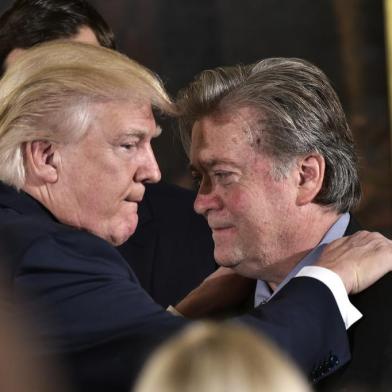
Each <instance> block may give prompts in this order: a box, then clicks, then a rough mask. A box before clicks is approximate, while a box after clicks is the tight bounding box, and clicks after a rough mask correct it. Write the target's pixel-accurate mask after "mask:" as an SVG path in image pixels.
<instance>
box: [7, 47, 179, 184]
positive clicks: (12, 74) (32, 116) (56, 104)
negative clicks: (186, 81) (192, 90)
mask: <svg viewBox="0 0 392 392" xmlns="http://www.w3.org/2000/svg"><path fill="white" fill-rule="evenodd" d="M117 100H118V101H120V100H129V101H132V102H136V103H139V102H140V103H141V104H145V103H149V104H151V105H152V107H154V108H156V109H158V110H160V111H161V112H163V113H166V114H174V113H175V106H174V105H173V103H172V102H171V100H170V98H169V96H168V95H167V93H166V91H165V89H164V88H163V86H162V84H161V82H160V80H159V79H158V78H157V77H156V76H155V75H154V74H153V73H152V72H151V71H149V70H148V69H147V68H145V67H143V66H142V65H140V64H138V63H136V62H135V61H133V60H130V59H129V58H128V57H126V56H124V55H122V54H120V53H118V52H115V51H113V50H110V49H106V48H102V47H96V46H92V45H87V44H82V43H77V42H70V41H52V42H49V43H45V44H42V45H39V46H36V47H33V48H31V49H28V50H26V52H25V53H24V54H22V55H21V56H20V58H19V59H18V60H17V61H16V62H15V63H14V64H13V65H12V66H11V67H9V69H8V70H7V72H6V73H5V75H4V77H3V78H2V79H1V80H0V180H1V181H3V182H5V183H7V184H9V185H12V186H14V187H16V188H18V189H19V188H22V187H23V185H24V182H25V177H26V173H25V169H24V163H23V144H24V143H25V142H28V141H32V140H48V141H51V142H54V143H67V142H70V141H75V140H78V138H81V137H82V136H83V135H84V134H85V132H86V131H87V129H88V127H89V124H90V116H91V113H90V112H91V111H90V110H89V109H90V105H92V104H94V103H100V102H109V101H117Z"/></svg>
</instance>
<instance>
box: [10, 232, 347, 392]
mask: <svg viewBox="0 0 392 392" xmlns="http://www.w3.org/2000/svg"><path fill="white" fill-rule="evenodd" d="M21 265H22V267H21V269H20V270H19V273H18V275H17V276H16V279H15V282H16V285H17V286H18V287H19V288H21V289H22V291H23V292H24V293H25V294H26V295H25V297H26V301H27V303H28V304H29V305H31V306H30V311H31V312H32V313H34V316H36V315H37V309H39V311H41V312H42V317H38V318H39V319H42V320H43V319H45V320H46V321H45V322H43V323H42V324H41V325H40V326H39V331H40V333H41V335H42V337H43V338H44V339H45V340H49V341H50V344H51V347H52V352H53V353H60V354H61V355H66V356H67V357H68V358H70V363H71V364H72V372H73V376H72V377H73V378H74V379H75V380H76V381H75V383H76V384H78V385H81V386H82V388H85V389H86V390H93V388H94V389H95V390H96V391H99V390H105V389H106V390H109V389H110V388H112V389H113V390H129V385H130V382H131V380H132V379H134V377H135V376H136V374H137V372H138V371H139V369H140V367H141V365H142V364H143V362H144V361H145V359H146V358H147V356H148V355H149V354H150V352H151V351H152V350H153V349H154V348H155V347H156V346H157V345H159V344H160V343H161V342H162V341H164V340H166V339H167V338H168V337H170V336H171V335H172V334H174V333H175V332H177V331H178V330H180V329H181V328H183V326H185V325H187V324H188V323H189V322H188V321H187V320H185V319H182V318H178V317H174V316H172V315H170V314H169V313H168V312H166V311H165V310H164V309H163V308H161V307H160V306H159V305H157V304H155V303H154V302H153V300H152V299H151V298H150V297H149V296H148V294H146V293H145V292H144V290H143V289H142V288H141V287H140V285H139V282H138V281H137V279H136V277H135V275H134V274H133V272H132V270H131V269H130V268H129V267H128V265H127V263H126V262H125V261H124V260H123V259H122V257H121V256H120V254H119V253H118V252H117V251H116V250H115V249H114V248H112V247H111V246H110V245H109V244H107V243H106V242H105V241H103V240H101V239H99V238H97V237H95V236H92V235H90V234H88V233H82V232H75V231H74V230H73V231H71V230H70V231H69V232H66V233H61V235H60V234H58V235H50V236H49V235H45V236H43V237H41V238H39V239H36V240H35V241H34V242H33V243H32V244H31V245H30V246H29V247H28V249H27V250H26V251H25V253H24V256H23V261H22V263H21ZM26 301H25V302H26ZM239 321H240V322H243V323H245V324H247V325H249V326H251V327H253V328H256V329H257V331H260V332H262V333H265V334H267V335H268V336H270V337H271V338H272V339H273V340H274V341H275V342H276V343H277V344H278V345H279V346H280V347H281V348H282V349H283V350H284V351H286V352H288V353H289V354H290V355H291V356H292V358H293V359H294V360H295V361H296V362H297V363H298V364H299V366H300V367H301V368H302V369H303V370H304V371H305V372H306V373H308V374H309V373H310V372H311V371H314V369H315V368H317V366H319V364H320V363H323V362H325V360H326V359H328V358H329V357H330V354H333V355H334V356H336V357H337V358H338V361H340V363H343V362H345V361H346V360H347V356H348V348H347V340H346V339H347V338H346V332H345V328H344V324H343V321H342V320H341V317H340V314H339V311H338V309H337V306H336V303H335V302H334V299H333V296H332V294H331V293H330V292H329V290H328V288H326V286H324V285H323V284H322V283H320V282H318V281H316V280H315V279H311V278H296V279H294V280H293V281H292V282H291V283H289V284H288V285H287V286H286V287H285V288H284V289H282V291H281V292H280V293H279V295H276V296H275V297H274V299H273V300H271V302H270V303H268V304H267V305H264V306H260V307H258V308H257V309H255V310H254V311H253V312H252V313H251V314H249V315H247V316H244V317H242V318H239ZM334 358H335V357H334ZM108 388H109V389H108Z"/></svg>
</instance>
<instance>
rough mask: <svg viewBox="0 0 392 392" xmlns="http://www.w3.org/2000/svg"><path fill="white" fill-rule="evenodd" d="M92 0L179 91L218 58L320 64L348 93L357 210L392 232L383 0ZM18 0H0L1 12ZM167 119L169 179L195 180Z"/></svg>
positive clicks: (344, 95) (163, 154)
mask: <svg viewBox="0 0 392 392" xmlns="http://www.w3.org/2000/svg"><path fill="white" fill-rule="evenodd" d="M386 1H388V0H386ZM90 2H91V4H93V5H94V6H95V7H96V8H97V9H98V10H99V11H100V12H101V13H102V14H103V15H104V17H105V18H106V20H107V21H108V23H109V24H110V25H111V26H112V28H113V30H114V32H115V34H116V37H117V43H118V46H119V49H120V51H122V52H124V53H126V54H128V55H129V56H130V57H133V58H134V59H136V60H137V61H139V62H141V63H143V64H144V65H146V66H147V67H149V68H151V69H152V70H154V71H155V72H156V73H158V74H159V75H160V76H161V78H162V79H163V80H164V82H165V84H166V86H167V88H168V90H169V91H170V93H171V94H172V95H175V94H176V93H177V91H178V89H179V88H181V87H183V86H184V85H185V84H186V83H187V82H189V81H190V80H192V78H193V76H194V75H195V74H196V73H198V72H200V71H201V70H203V69H205V68H210V67H215V66H218V65H231V64H235V63H250V62H254V61H257V60H259V59H262V58H265V57H272V56H283V57H290V56H291V57H301V58H304V59H307V60H309V61H311V62H313V63H315V64H316V65H318V66H319V67H320V68H322V69H323V70H324V71H325V73H326V74H327V75H328V76H329V77H330V79H331V80H332V83H333V85H334V86H335V88H336V90H337V92H338V94H339V96H340V97H341V100H342V102H343V106H344V108H345V111H346V113H347V116H348V119H349V122H350V124H351V127H352V129H353V132H354V134H355V138H356V141H357V145H358V151H359V154H360V156H361V173H362V176H361V177H362V184H363V188H364V197H363V201H362V203H361V206H360V208H359V210H358V211H357V213H356V215H357V216H358V218H359V220H360V222H361V223H362V225H363V226H364V227H366V228H369V229H377V230H381V231H382V232H383V233H385V234H388V235H392V187H391V185H392V171H391V167H392V165H391V136H390V135H391V133H390V126H389V111H388V99H387V92H388V90H387V76H386V54H385V38H384V27H385V25H384V9H383V1H382V0H317V1H315V0H279V1H277V0H91V1H90ZM11 3H12V1H11V0H0V12H3V11H4V10H5V9H6V8H7V7H8V6H9V5H10V4H11ZM391 23H392V21H391ZM165 128H166V131H165V132H164V134H163V135H162V136H161V137H160V138H159V139H157V141H156V143H155V146H154V149H155V151H156V154H157V158H158V161H159V163H160V166H161V169H162V172H163V178H164V179H165V180H166V181H168V182H175V183H177V184H181V185H183V186H188V187H190V186H191V181H190V179H189V175H188V173H187V159H186V157H185V155H184V153H183V152H182V149H181V146H180V143H179V141H178V140H177V138H176V136H175V130H174V129H175V126H174V125H172V124H165ZM336 164H339V162H336Z"/></svg>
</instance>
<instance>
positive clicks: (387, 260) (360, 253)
mask: <svg viewBox="0 0 392 392" xmlns="http://www.w3.org/2000/svg"><path fill="white" fill-rule="evenodd" d="M317 265H319V266H320V267H324V268H328V269H330V270H332V271H334V272H335V273H337V274H338V275H339V276H340V278H341V279H342V281H343V283H344V285H345V287H346V290H347V293H349V294H356V293H359V292H360V291H362V290H365V289H366V288H368V287H369V286H371V285H372V284H373V283H375V282H376V281H377V280H378V279H380V278H382V277H383V276H384V275H385V274H386V273H388V272H390V271H392V241H391V240H389V239H388V238H386V237H384V236H383V235H381V234H380V233H370V232H368V231H359V232H357V233H355V234H353V235H351V236H348V237H343V238H340V239H338V240H336V241H333V242H331V243H330V244H329V245H328V246H326V247H325V249H324V250H323V252H322V254H321V256H320V258H319V260H318V262H317Z"/></svg>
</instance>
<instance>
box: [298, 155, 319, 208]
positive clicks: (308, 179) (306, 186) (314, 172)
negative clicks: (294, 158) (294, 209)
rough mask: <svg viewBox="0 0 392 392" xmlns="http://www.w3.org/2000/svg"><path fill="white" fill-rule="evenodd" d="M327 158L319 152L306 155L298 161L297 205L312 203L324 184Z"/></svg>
mask: <svg viewBox="0 0 392 392" xmlns="http://www.w3.org/2000/svg"><path fill="white" fill-rule="evenodd" d="M324 173H325V160H324V157H322V156H321V155H319V154H311V155H306V156H305V157H303V158H301V160H300V161H299V162H298V184H297V189H298V192H297V205H299V206H303V205H305V204H308V203H311V202H312V201H313V200H314V199H315V197H316V196H317V194H318V193H319V192H320V189H321V187H322V185H323V180H324Z"/></svg>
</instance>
